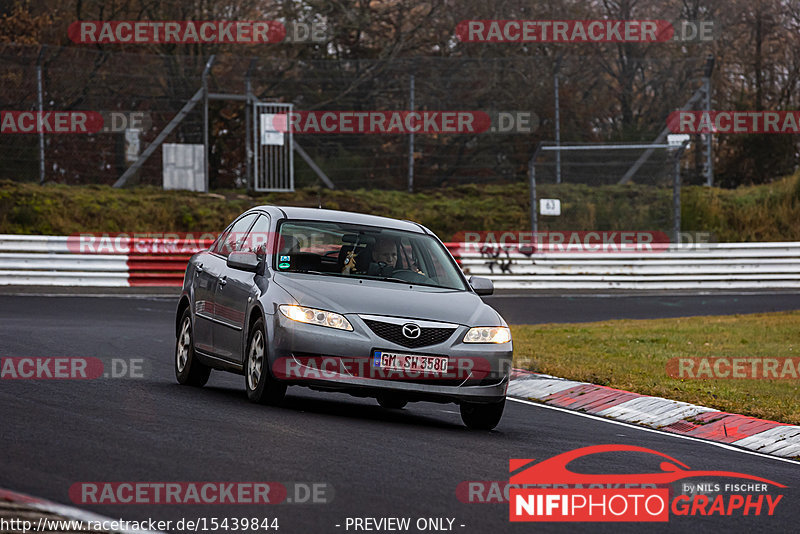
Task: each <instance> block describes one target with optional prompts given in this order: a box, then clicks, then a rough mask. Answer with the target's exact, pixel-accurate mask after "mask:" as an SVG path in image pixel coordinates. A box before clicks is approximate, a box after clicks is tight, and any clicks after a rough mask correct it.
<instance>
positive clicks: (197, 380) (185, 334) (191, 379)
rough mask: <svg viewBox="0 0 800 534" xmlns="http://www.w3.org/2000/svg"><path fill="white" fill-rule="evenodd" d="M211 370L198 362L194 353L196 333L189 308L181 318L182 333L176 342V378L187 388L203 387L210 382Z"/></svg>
mask: <svg viewBox="0 0 800 534" xmlns="http://www.w3.org/2000/svg"><path fill="white" fill-rule="evenodd" d="M210 375H211V368H210V367H208V366H206V365H203V364H202V363H200V362H199V361H198V360H197V355H196V354H195V352H194V332H193V330H192V317H191V312H190V311H189V308H186V310H184V312H183V315H182V316H181V331H180V333H179V334H178V339H177V341H176V342H175V378H177V379H178V382H179V383H181V384H184V385H187V386H195V387H202V386H204V385H205V384H206V382H208V377H209V376H210Z"/></svg>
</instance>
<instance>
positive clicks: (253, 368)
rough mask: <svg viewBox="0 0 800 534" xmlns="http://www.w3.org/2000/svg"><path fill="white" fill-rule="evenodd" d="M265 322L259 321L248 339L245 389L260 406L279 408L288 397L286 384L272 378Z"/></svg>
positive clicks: (249, 396) (254, 325) (250, 397)
mask: <svg viewBox="0 0 800 534" xmlns="http://www.w3.org/2000/svg"><path fill="white" fill-rule="evenodd" d="M264 331H265V330H264V320H263V319H258V320H257V321H256V322H255V324H253V328H251V329H250V334H249V337H248V339H247V352H246V353H245V363H244V387H245V389H246V390H247V398H248V399H250V400H251V401H252V402H256V403H258V404H269V405H272V406H277V405H279V404H280V403H281V401H282V400H283V397H284V396H285V395H286V384H284V383H283V382H280V381H279V380H277V379H276V378H275V377H273V376H272V372H271V371H270V369H269V359H268V358H267V343H266V337H265V336H264Z"/></svg>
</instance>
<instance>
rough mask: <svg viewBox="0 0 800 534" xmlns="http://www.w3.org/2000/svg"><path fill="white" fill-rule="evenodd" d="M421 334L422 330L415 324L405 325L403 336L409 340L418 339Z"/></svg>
mask: <svg viewBox="0 0 800 534" xmlns="http://www.w3.org/2000/svg"><path fill="white" fill-rule="evenodd" d="M421 333H422V329H421V328H420V327H419V326H417V325H415V324H414V323H408V324H404V325H403V335H404V336H406V337H407V338H408V339H417V338H418V337H419V335H420V334H421Z"/></svg>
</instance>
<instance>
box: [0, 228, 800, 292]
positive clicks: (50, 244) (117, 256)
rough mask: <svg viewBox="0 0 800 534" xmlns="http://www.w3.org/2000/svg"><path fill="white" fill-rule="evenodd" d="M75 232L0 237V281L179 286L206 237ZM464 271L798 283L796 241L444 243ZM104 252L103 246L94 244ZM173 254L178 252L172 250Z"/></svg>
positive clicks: (542, 281) (630, 281) (645, 281)
mask: <svg viewBox="0 0 800 534" xmlns="http://www.w3.org/2000/svg"><path fill="white" fill-rule="evenodd" d="M75 239H76V238H75V237H67V236H27V235H0V285H51V286H105V287H111V286H117V287H128V286H165V287H174V286H180V284H181V281H182V280H183V272H184V269H185V267H186V262H187V261H188V259H189V257H190V256H191V254H192V253H194V252H196V251H198V250H200V249H202V248H204V247H207V246H209V245H210V244H211V241H210V240H205V241H192V242H182V241H174V240H168V239H133V238H130V239H128V238H125V239H123V240H121V241H118V242H115V243H114V246H113V247H109V250H110V251H112V252H113V251H125V252H124V253H123V252H118V253H112V254H95V253H88V254H81V253H78V252H77V250H78V249H79V248H80V247H76V246H75ZM446 245H447V247H448V249H450V251H451V252H452V253H453V255H454V256H455V257H456V259H457V260H458V262H459V264H460V265H461V267H462V269H463V270H464V272H465V273H467V274H468V275H469V274H474V275H479V276H487V277H489V278H491V279H492V280H493V281H494V283H495V287H497V288H498V289H589V290H596V289H782V288H800V243H797V242H792V243H719V244H702V245H695V246H693V247H674V246H672V247H670V248H669V249H667V250H665V251H663V252H650V253H596V252H588V253H566V252H564V253H561V252H556V253H539V252H532V253H531V252H530V251H527V253H526V251H525V249H522V252H520V251H519V250H518V249H517V248H515V247H484V248H483V249H482V251H481V250H478V249H477V248H470V247H465V246H464V244H463V243H446ZM98 250H99V251H101V252H102V251H103V249H102V248H100V249H98ZM176 251H179V252H176Z"/></svg>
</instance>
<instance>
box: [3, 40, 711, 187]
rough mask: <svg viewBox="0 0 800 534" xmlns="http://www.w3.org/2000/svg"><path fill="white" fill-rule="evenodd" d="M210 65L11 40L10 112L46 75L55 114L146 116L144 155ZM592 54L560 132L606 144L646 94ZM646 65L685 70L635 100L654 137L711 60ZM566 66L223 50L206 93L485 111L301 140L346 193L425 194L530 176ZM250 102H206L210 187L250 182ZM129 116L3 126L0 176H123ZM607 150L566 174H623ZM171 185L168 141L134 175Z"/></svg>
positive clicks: (35, 102)
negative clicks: (46, 128) (391, 129)
mask: <svg viewBox="0 0 800 534" xmlns="http://www.w3.org/2000/svg"><path fill="white" fill-rule="evenodd" d="M207 60H208V58H207V57H203V56H201V55H196V56H176V55H169V56H164V55H162V56H156V55H146V54H139V53H137V54H130V53H124V52H113V53H110V52H101V51H97V50H95V49H92V48H88V47H84V48H80V47H63V48H59V47H46V48H40V47H22V46H11V45H8V46H3V47H0V79H2V83H3V90H2V91H0V109H2V110H27V111H34V110H37V109H38V106H39V99H38V89H39V86H38V83H37V81H38V78H37V74H41V88H42V99H41V101H42V109H43V110H44V111H45V112H47V111H56V110H70V111H74V110H87V111H98V112H102V113H103V114H104V116H108V114H109V113H112V112H114V113H117V114H118V115H117V117H123V118H124V117H127V120H128V121H129V122H130V116H131V114H132V113H141V114H143V115H144V118H145V119H144V121H143V126H142V127H141V132H139V133H138V134H137V135H138V142H139V147H138V152H139V153H140V152H141V151H142V150H143V149H144V148H145V147H146V146H147V145H148V144H149V143H150V142H151V141H152V140H153V139H154V138H155V137H156V136H157V135H158V133H159V132H160V131H162V130H163V129H164V127H165V126H166V125H167V124H168V123H169V121H170V120H171V119H172V118H173V117H174V116H175V115H176V114H177V113H178V111H179V110H180V109H181V108H182V107H183V106H184V105H185V104H186V102H187V101H188V100H189V99H190V98H191V97H192V96H193V95H194V94H195V93H196V92H197V91H198V89H200V88H201V87H202V72H203V68H204V66H205V64H206V61H207ZM592 61H593V58H592V57H591V56H579V55H576V56H563V55H562V56H561V57H559V58H558V64H559V69H560V70H559V80H560V97H561V100H560V127H561V128H560V130H561V131H560V135H561V139H562V140H570V141H580V142H586V141H601V140H602V141H605V140H607V139H608V138H609V137H613V136H614V135H618V134H619V127H618V125H617V124H616V123H618V122H619V120H621V119H620V116H619V115H620V113H621V114H622V115H626V114H628V113H629V111H627V110H626V108H625V107H624V106H623V108H619V106H617V105H616V104H614V103H613V102H611V101H610V100H613V101H615V102H623V101H628V102H629V103H631V104H633V103H635V101H634V100H635V99H634V94H633V92H634V91H635V88H631V92H630V94H627V93H626V94H622V95H620V94H615V93H613V87H614V86H615V84H614V83H613V80H611V79H610V78H609V77H608V76H607V75H604V74H603V73H602V72H601V71H590V70H589V67H590V66H591V65H592ZM641 63H642V65H644V67H643V68H647V69H650V70H653V71H659V72H662V71H663V72H672V71H679V72H681V73H682V74H681V75H680V76H677V75H676V76H674V77H673V78H670V77H668V76H667V77H666V78H665V79H664V80H662V83H661V85H662V87H661V91H662V93H663V94H664V95H665V98H664V101H663V103H662V104H659V105H658V106H657V107H656V109H653V108H652V106H651V108H650V110H649V111H648V112H647V113H644V112H642V113H638V114H637V111H636V109H635V107H633V108H631V109H632V110H633V113H634V115H635V121H634V122H635V125H636V126H635V130H636V132H634V134H631V135H634V136H635V137H636V138H640V139H642V140H643V141H645V142H649V141H650V140H652V139H653V138H654V137H655V135H656V134H657V133H658V132H659V131H660V130H661V129H662V128H663V126H664V124H665V122H664V121H665V118H666V116H667V114H668V113H669V112H670V111H671V110H673V109H675V108H677V107H679V106H680V105H681V104H682V103H683V101H685V99H686V98H688V96H689V95H690V94H691V93H692V92H693V90H694V89H695V87H694V86H693V85H692V84H693V83H694V82H693V81H692V80H693V79H692V78H691V75H692V73H696V72H697V71H698V69H700V68H701V67H702V64H703V58H684V59H682V60H681V61H680V63H679V64H678V65H675V60H673V59H670V60H667V59H664V60H661V59H650V58H641ZM662 63H663V64H662ZM555 64H556V59H555V58H554V57H551V55H548V54H546V53H544V52H542V53H541V55H537V54H536V53H534V52H532V53H531V54H530V55H528V56H519V55H517V56H513V57H495V58H447V57H440V58H437V57H426V58H421V57H418V58H409V59H397V58H393V59H363V60H340V61H332V60H303V59H274V60H272V59H265V58H252V57H245V56H227V55H226V56H220V57H218V58H217V60H216V62H215V64H214V66H213V68H212V69H211V72H210V75H209V78H208V88H209V93H211V94H214V93H217V94H236V95H244V94H245V92H246V87H247V83H248V78H249V82H250V86H251V87H252V93H253V95H254V96H255V97H256V98H257V99H258V100H259V101H262V102H285V103H292V104H294V109H295V110H297V111H326V110H337V111H399V110H409V109H410V106H411V102H412V101H413V107H414V109H415V110H428V111H434V110H435V111H472V112H483V113H486V114H487V115H488V116H489V117H490V119H491V127H490V128H488V129H487V131H485V132H483V133H458V134H441V133H440V134H416V135H414V136H413V141H412V139H411V136H409V135H407V134H346V133H330V134H302V133H300V134H296V135H295V141H296V142H297V143H298V144H299V145H300V146H302V147H303V148H304V149H305V150H306V152H307V153H308V154H309V155H310V156H311V158H312V159H313V160H314V162H316V164H318V165H319V167H320V168H321V169H322V170H323V171H324V172H325V173H326V174H327V175H328V177H329V178H330V179H331V181H332V182H333V183H334V184H335V186H336V187H337V188H340V189H355V188H368V189H374V188H380V189H407V188H408V186H409V178H410V175H411V174H412V173H413V188H414V190H424V189H428V188H436V187H446V186H453V185H458V184H465V183H478V184H496V183H507V182H514V181H521V180H525V179H526V177H527V164H528V160H529V159H530V157H531V154H532V153H533V151H534V149H535V147H536V146H537V144H538V143H539V142H540V141H543V140H544V141H547V140H552V139H553V138H554V131H555V122H554V83H553V82H554V78H553V76H554V72H555V71H554V66H555ZM248 73H249V76H248ZM664 76H666V75H664ZM412 80H413V81H412ZM695 85H696V84H695ZM412 86H413V89H412ZM645 96H646V95H645ZM637 98H638V97H637ZM626 99H627V100H626ZM245 106H246V103H245V102H243V101H241V100H213V99H212V100H211V101H210V102H209V141H210V149H209V155H208V157H209V185H210V188H211V189H215V188H217V189H218V188H242V187H245V186H246V185H247V179H248V176H247V151H246V143H245V139H246V131H245V128H246V127H247V124H246V120H245V115H246V114H245ZM587 109H588V110H589V112H587V111H586V110H587ZM620 109H622V111H620ZM626 120H627V119H626ZM118 122H119V124H117V125H116V126H117V130H118V131H114V132H98V133H95V134H47V135H45V136H44V147H43V150H41V151H40V146H39V136H38V135H36V134H2V135H0V168H2V169H3V171H2V177H3V178H10V179H13V180H19V181H38V180H39V179H40V163H41V154H42V153H43V156H44V178H45V180H46V181H54V182H60V183H67V184H113V183H114V182H115V181H116V180H117V178H119V177H120V175H122V173H123V172H124V171H125V169H126V168H127V167H128V166H129V165H130V163H131V153H132V152H133V155H134V156H135V154H136V150H137V149H136V147H135V146H133V147H131V146H130V145H131V132H128V135H127V137H126V134H125V132H124V130H125V128H124V126H125V124H123V122H124V121H122V120H121V119H120V121H118ZM203 124H204V122H203V105H202V102H201V103H200V104H199V105H197V106H195V107H194V108H193V109H192V110H191V111H190V112H189V113H188V114H187V116H186V117H185V119H184V120H183V121H182V122H181V123H180V125H179V126H178V127H177V128H176V130H175V131H174V132H173V133H171V134H170V135H169V136H168V138H167V139H166V142H169V143H176V142H177V143H202V141H203ZM127 126H128V127H130V124H127ZM134 133H136V132H134ZM629 134H630V132H629ZM412 142H413V145H412ZM585 156H588V155H585ZM592 158H595V159H592ZM603 158H604V156H603V155H602V154H592V155H591V157H590V158H589V159H586V158H585V157H584V158H583V159H580V160H577V159H576V160H574V161H573V160H569V161H566V160H565V161H564V162H563V165H564V166H563V172H564V175H565V176H566V177H573V176H575V175H576V173H577V174H580V173H583V174H584V175H587V176H588V175H590V174H591V173H588V174H587V171H599V172H598V173H597V174H596V177H597V178H596V179H595V180H594V181H593V182H592V181H591V180H590V181H589V183H595V184H600V183H605V182H606V180H605V179H601V178H600V175H604V174H608V175H609V176H612V175H613V176H617V175H618V174H619V170H618V169H617V168H614V169H613V171H612V170H611V169H612V166H614V165H617V163H618V164H619V165H618V166H619V167H620V169H621V168H622V167H623V166H624V162H621V161H618V162H617V163H614V161H611V160H609V161H606V159H603ZM612 159H613V160H618V159H619V157H618V156H616V155H615V156H614V158H612ZM411 167H413V170H412V169H411ZM651 168H652V169H655V168H658V169H660V168H661V163H658V162H651V163H650V167H648V168H647V169H651ZM579 169H580V171H579ZM569 179H570V180H572V178H569ZM161 182H162V164H161V150H160V149H159V150H157V151H156V152H155V153H154V154H153V156H152V157H151V158H150V159H149V160H148V161H147V162H146V163H145V164H144V165H143V166H142V168H141V169H140V170H139V172H138V173H137V175H136V176H135V177H134V179H133V180H131V182H129V183H132V184H134V183H138V184H148V185H156V186H160V185H161ZM295 184H296V186H297V187H304V186H312V185H316V184H319V181H318V177H317V175H316V174H315V173H314V172H313V171H312V170H311V168H309V167H308V166H307V165H306V164H305V163H304V162H302V161H301V160H300V159H299V158H295Z"/></svg>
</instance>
